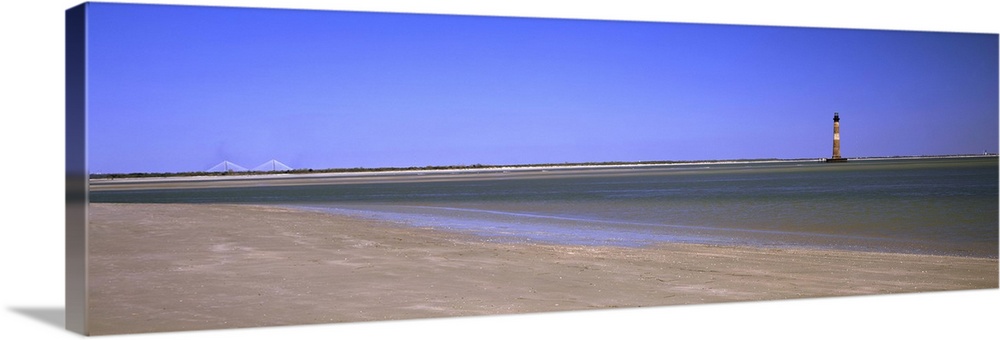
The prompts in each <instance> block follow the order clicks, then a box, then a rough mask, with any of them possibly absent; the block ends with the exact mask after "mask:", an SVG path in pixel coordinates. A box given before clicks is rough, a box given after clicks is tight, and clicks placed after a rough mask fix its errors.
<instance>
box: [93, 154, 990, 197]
mask: <svg viewBox="0 0 1000 340" xmlns="http://www.w3.org/2000/svg"><path fill="white" fill-rule="evenodd" d="M963 158H997V155H949V156H892V157H859V158H848V159H849V160H850V161H856V162H865V161H880V160H923V159H927V160H931V159H963ZM824 160H825V159H824V158H815V159H813V158H810V159H755V160H717V161H683V162H681V161H679V162H635V163H626V162H621V163H617V162H608V163H594V164H590V163H587V164H559V165H556V164H541V165H507V166H476V167H464V168H462V167H450V168H443V169H442V168H441V167H428V168H416V169H410V168H406V169H398V168H382V169H381V170H378V169H371V170H369V171H340V172H337V171H330V172H325V171H313V172H296V173H290V172H277V173H232V174H226V175H201V176H196V175H191V176H161V177H153V176H150V177H133V178H91V179H90V181H89V183H90V185H89V188H90V190H91V191H114V190H147V189H195V188H220V187H246V186H293V185H322V184H360V183H400V182H414V181H420V182H434V181H439V182H443V181H453V180H483V179H500V178H503V179H515V178H518V179H527V178H537V177H540V176H546V177H547V176H552V175H555V174H556V173H558V175H561V176H586V175H592V174H611V173H615V172H621V171H642V170H655V168H666V167H685V166H692V165H734V164H780V163H808V162H816V163H823V161H824Z"/></svg>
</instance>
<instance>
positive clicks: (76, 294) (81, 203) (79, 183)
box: [65, 3, 88, 335]
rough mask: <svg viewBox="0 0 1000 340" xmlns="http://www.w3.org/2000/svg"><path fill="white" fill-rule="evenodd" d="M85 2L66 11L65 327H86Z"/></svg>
mask: <svg viewBox="0 0 1000 340" xmlns="http://www.w3.org/2000/svg"><path fill="white" fill-rule="evenodd" d="M87 7H88V4H87V3H83V4H80V5H77V6H75V7H72V8H70V9H67V10H66V14H65V16H66V18H65V22H66V33H65V34H66V36H65V39H66V40H65V43H66V61H65V62H66V75H65V77H66V92H65V96H66V255H65V256H66V291H65V294H66V296H65V299H66V329H67V330H69V331H72V332H76V333H80V334H83V335H87V334H88V327H87V201H88V188H87V155H86V152H87V148H86V142H87V140H86V122H87V117H86V112H87V110H86V106H87V103H86V92H87V91H86V90H87V89H86V81H87V79H86V70H87V64H86V63H87V61H86V53H87V42H86V29H87V27H86V26H87V25H86V23H87Z"/></svg>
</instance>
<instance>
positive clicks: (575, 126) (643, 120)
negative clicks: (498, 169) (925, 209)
mask: <svg viewBox="0 0 1000 340" xmlns="http://www.w3.org/2000/svg"><path fill="white" fill-rule="evenodd" d="M89 6H90V8H89V12H88V31H87V35H88V40H87V44H88V54H87V62H88V66H87V67H88V69H87V71H88V80H87V81H88V82H87V96H88V104H87V112H88V121H87V133H88V137H87V150H88V151H87V152H88V167H89V171H90V172H91V173H126V172H184V171H203V170H207V169H209V168H211V167H213V166H214V165H216V164H219V163H220V162H222V161H230V162H234V163H236V164H239V165H242V166H244V167H247V168H252V167H255V166H257V165H260V164H263V163H265V162H267V161H269V160H272V159H276V160H278V161H280V162H282V163H284V164H287V165H288V166H290V167H292V168H313V169H325V168H345V167H386V166H402V167H406V166H427V165H469V164H530V163H563V162H602V161H651V160H708V159H745V158H822V157H830V156H831V152H832V130H833V128H832V125H833V121H832V117H833V113H834V112H838V113H839V114H840V117H841V138H842V142H841V153H842V155H843V156H844V157H867V156H894V155H940V154H968V153H982V152H983V151H988V152H997V141H998V126H1000V123H998V111H1000V109H998V92H1000V91H998V80H997V79H998V39H997V35H996V34H971V33H937V32H914V31H878V30H857V29H822V28H788V27H766V26H741V25H708V24H674V23H654V22H625V21H606V20H605V21H601V20H569V19H534V18H504V17H486V16H454V15H428V14H389V13H362V12H338V11H307V10H274V9H247V8H222V7H199V6H156V5H130V4H102V3H91V4H90V5H89Z"/></svg>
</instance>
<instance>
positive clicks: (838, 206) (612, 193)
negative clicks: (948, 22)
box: [90, 158, 998, 258]
mask: <svg viewBox="0 0 1000 340" xmlns="http://www.w3.org/2000/svg"><path fill="white" fill-rule="evenodd" d="M90 200H91V202H185V203H202V202H204V203H208V202H235V203H254V204H261V203H264V204H274V205H280V206H286V207H294V208H298V209H306V210H314V211H325V212H330V213H337V214H347V215H352V216H357V217H364V218H374V219H384V220H391V221H396V222H399V223H403V224H407V225H413V226H419V227H433V228H440V229H446V230H454V231H459V232H466V233H472V234H475V235H479V236H482V237H484V238H487V239H490V240H493V241H496V242H546V243H558V244H579V245H614V246H632V247H638V246H646V245H651V244H656V243H660V242H685V243H703V244H718V245H747V246H766V247H802V248H821V249H842V250H862V251H885V252H900V253H919V254H940V255H959V256H974V257H989V258H996V257H997V239H998V232H997V231H998V164H997V158H939V159H906V160H859V161H852V162H847V163H836V164H826V163H818V162H779V163H745V164H694V165H683V166H680V165H674V166H653V167H637V168H635V169H628V168H620V169H616V170H602V171H590V172H588V171H573V172H565V173H562V172H560V171H558V170H552V171H548V172H546V173H544V174H542V175H538V176H511V177H510V178H505V177H503V176H498V177H493V178H488V179H483V178H479V179H469V180H462V179H458V180H449V181H414V182H404V183H367V184H358V183H354V184H327V185H309V186H272V187H245V188H218V189H185V190H179V189H174V190H163V189H161V190H130V191H95V192H92V193H91V197H90Z"/></svg>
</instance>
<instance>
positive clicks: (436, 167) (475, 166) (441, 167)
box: [90, 158, 778, 179]
mask: <svg viewBox="0 0 1000 340" xmlns="http://www.w3.org/2000/svg"><path fill="white" fill-rule="evenodd" d="M774 160H778V159H777V158H757V159H733V160H704V161H631V162H629V161H609V162H573V163H570V162H566V163H535V164H513V165H488V164H478V163H477V164H472V165H428V166H422V167H421V166H410V167H377V168H366V167H354V168H328V169H292V170H277V171H255V170H248V171H234V170H232V169H230V170H227V171H188V172H132V173H107V174H90V178H91V179H116V178H144V177H194V176H234V175H265V174H316V173H352V172H388V171H421V170H423V171H426V170H470V169H499V168H527V167H548V166H595V165H597V166H599V165H668V164H678V163H704V162H750V161H774Z"/></svg>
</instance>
